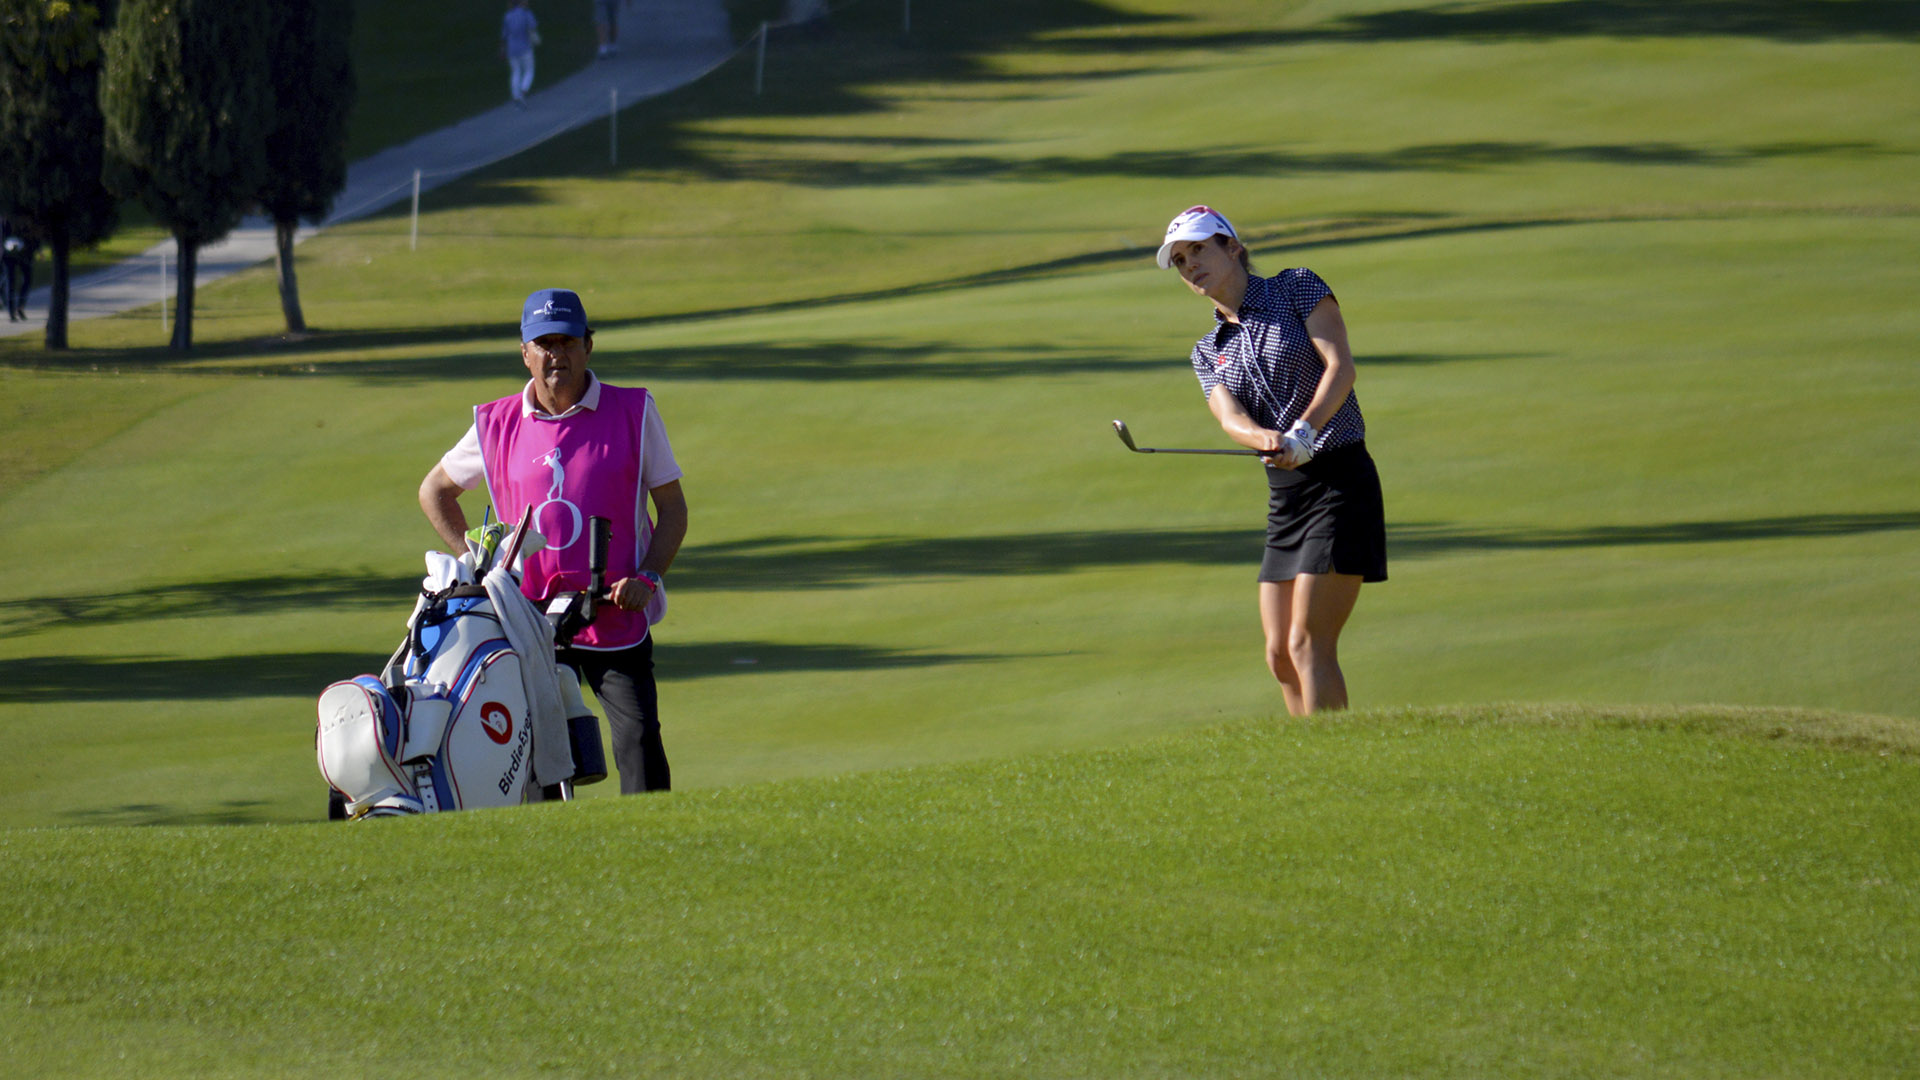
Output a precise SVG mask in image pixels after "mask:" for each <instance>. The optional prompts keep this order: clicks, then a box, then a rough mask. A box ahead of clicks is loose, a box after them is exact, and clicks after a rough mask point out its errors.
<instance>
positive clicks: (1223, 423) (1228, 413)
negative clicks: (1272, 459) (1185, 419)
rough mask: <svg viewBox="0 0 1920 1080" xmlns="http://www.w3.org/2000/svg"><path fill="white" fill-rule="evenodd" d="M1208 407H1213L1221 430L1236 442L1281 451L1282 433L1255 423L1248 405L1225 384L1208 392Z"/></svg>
mask: <svg viewBox="0 0 1920 1080" xmlns="http://www.w3.org/2000/svg"><path fill="white" fill-rule="evenodd" d="M1207 408H1209V409H1212V410H1213V418H1214V419H1215V420H1218V421H1220V430H1222V431H1224V432H1226V433H1227V437H1228V438H1230V439H1232V440H1233V441H1234V442H1237V443H1239V444H1240V445H1241V446H1244V447H1246V448H1247V449H1249V450H1260V451H1267V450H1271V451H1274V452H1275V453H1278V452H1279V450H1280V433H1279V432H1277V431H1275V430H1273V429H1272V428H1263V427H1261V426H1260V425H1259V424H1257V423H1255V422H1254V419H1253V416H1252V415H1251V414H1249V413H1248V412H1247V407H1246V406H1245V405H1242V404H1240V399H1239V398H1237V397H1234V396H1233V391H1231V390H1228V389H1227V388H1226V386H1225V384H1216V385H1215V386H1214V388H1213V389H1212V390H1211V391H1209V392H1208V393H1207Z"/></svg>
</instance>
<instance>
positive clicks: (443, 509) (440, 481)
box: [420, 465, 467, 555]
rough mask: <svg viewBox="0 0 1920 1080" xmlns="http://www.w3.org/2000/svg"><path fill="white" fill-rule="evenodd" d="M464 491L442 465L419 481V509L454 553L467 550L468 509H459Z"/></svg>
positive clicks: (434, 468)
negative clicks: (461, 494)
mask: <svg viewBox="0 0 1920 1080" xmlns="http://www.w3.org/2000/svg"><path fill="white" fill-rule="evenodd" d="M464 490H465V489H464V488H462V487H461V486H460V485H459V484H456V483H454V482H453V478H452V477H450V476H448V475H447V470H446V469H445V468H444V467H442V466H440V465H435V466H434V467H433V471H432V472H430V473H428V474H427V478H426V479H425V480H422V481H420V509H421V511H422V512H424V513H425V514H426V515H427V521H428V522H429V523H430V524H432V525H433V531H434V532H437V533H439V534H440V539H441V540H442V541H444V542H445V543H446V545H447V547H446V550H447V552H448V554H451V555H459V554H461V553H463V552H465V551H466V550H467V512H466V511H465V510H462V509H460V493H461V492H462V491H464Z"/></svg>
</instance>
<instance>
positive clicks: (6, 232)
mask: <svg viewBox="0 0 1920 1080" xmlns="http://www.w3.org/2000/svg"><path fill="white" fill-rule="evenodd" d="M12 239H13V226H11V225H9V224H7V219H6V218H0V251H4V250H5V249H6V244H7V242H8V241H10V240H12ZM0 307H4V308H6V309H7V321H8V322H14V321H16V320H15V319H14V317H13V267H12V266H10V265H9V266H7V267H5V268H4V269H0Z"/></svg>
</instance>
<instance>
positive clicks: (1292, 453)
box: [1280, 420, 1320, 469]
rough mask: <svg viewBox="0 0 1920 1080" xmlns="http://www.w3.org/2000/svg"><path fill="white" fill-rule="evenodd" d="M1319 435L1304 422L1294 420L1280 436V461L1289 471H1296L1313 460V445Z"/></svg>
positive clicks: (1310, 425) (1311, 426)
mask: <svg viewBox="0 0 1920 1080" xmlns="http://www.w3.org/2000/svg"><path fill="white" fill-rule="evenodd" d="M1319 438H1320V433H1319V432H1317V431H1315V430H1313V425H1312V424H1309V423H1307V422H1306V421H1305V420H1295V421H1294V422H1293V426H1292V427H1290V428H1288V429H1287V433H1286V434H1285V435H1282V436H1280V460H1281V461H1282V462H1284V463H1285V464H1286V466H1287V468H1289V469H1297V468H1299V467H1300V466H1302V465H1305V464H1306V463H1307V462H1309V461H1312V460H1313V444H1314V443H1315V442H1317V441H1319Z"/></svg>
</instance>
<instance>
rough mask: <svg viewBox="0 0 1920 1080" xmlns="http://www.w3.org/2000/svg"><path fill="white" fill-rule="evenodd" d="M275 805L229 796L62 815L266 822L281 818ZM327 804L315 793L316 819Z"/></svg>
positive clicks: (159, 821) (100, 821)
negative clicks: (193, 803)
mask: <svg viewBox="0 0 1920 1080" xmlns="http://www.w3.org/2000/svg"><path fill="white" fill-rule="evenodd" d="M315 783H318V780H316V781H315ZM272 805H274V804H273V803H271V802H268V801H267V800H265V799H226V800H223V801H221V802H218V803H215V804H213V805H212V806H203V807H185V806H171V805H167V804H165V803H125V804H122V805H120V806H102V807H95V808H91V809H84V810H68V811H66V812H65V813H64V814H62V815H61V816H62V817H65V818H67V819H69V820H71V821H72V822H73V823H74V824H76V825H116V826H128V825H262V824H265V823H267V822H269V821H277V820H279V816H278V815H276V814H270V813H268V812H267V808H268V807H270V806H272ZM325 806H326V804H325V802H324V801H323V800H322V798H321V797H320V796H315V798H314V816H315V817H316V818H317V817H319V816H320V815H321V814H322V813H324V812H325Z"/></svg>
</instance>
